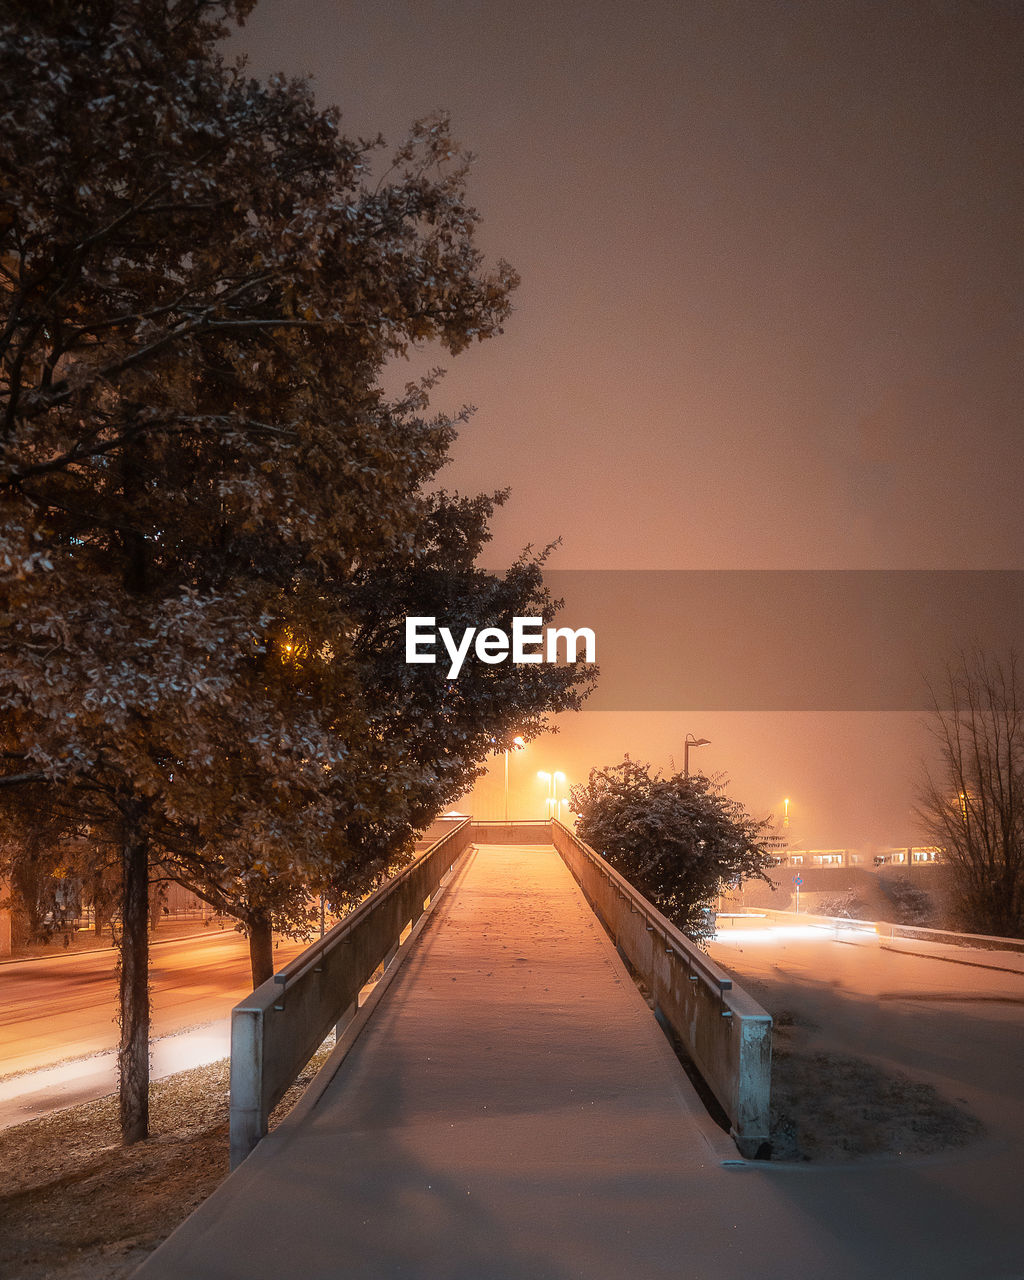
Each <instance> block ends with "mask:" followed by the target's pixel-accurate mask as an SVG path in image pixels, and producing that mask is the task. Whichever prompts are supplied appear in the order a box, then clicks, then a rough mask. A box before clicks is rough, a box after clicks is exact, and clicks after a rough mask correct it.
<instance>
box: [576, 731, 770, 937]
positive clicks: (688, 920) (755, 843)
mask: <svg viewBox="0 0 1024 1280" xmlns="http://www.w3.org/2000/svg"><path fill="white" fill-rule="evenodd" d="M570 804H571V807H572V810H573V812H574V813H576V814H577V815H578V817H577V820H576V832H577V834H578V835H579V837H580V839H582V840H585V841H586V842H587V844H589V845H590V846H591V847H592V848H594V849H595V850H596V851H597V852H598V853H599V854H601V856H602V857H603V858H606V859H607V861H608V862H609V863H610V864H611V865H612V866H613V867H614V868H615V869H616V871H618V872H619V873H620V874H621V875H623V876H625V878H626V879H627V880H628V881H629V882H630V883H631V884H633V885H634V886H635V887H636V888H637V889H639V890H640V892H641V893H642V894H644V896H645V897H647V898H649V899H650V901H651V902H653V903H654V905H655V906H656V907H657V908H658V909H659V910H660V911H662V912H663V913H664V914H665V915H666V916H667V917H668V918H669V919H670V920H671V921H672V922H673V923H674V924H676V925H678V926H679V928H681V929H682V930H683V932H684V933H686V934H687V935H688V936H689V937H690V938H692V939H693V940H694V941H696V942H703V941H707V940H709V939H710V938H711V937H712V936H713V935H714V925H713V923H712V921H711V919H710V918H709V909H710V908H711V907H712V906H713V903H714V900H715V898H716V896H717V895H718V893H719V891H720V890H721V889H722V888H723V887H724V886H725V885H727V884H729V883H731V882H734V881H736V880H747V879H751V878H759V879H762V880H765V881H766V882H768V883H770V881H769V880H768V877H767V875H766V874H765V868H766V867H768V866H769V865H770V863H771V859H772V853H771V850H772V849H773V848H774V847H776V845H777V843H778V842H777V839H776V838H775V837H774V836H773V834H772V822H771V819H770V818H762V819H755V818H752V817H751V816H750V815H749V814H748V813H747V811H746V810H745V809H744V808H743V806H742V805H741V804H740V803H739V801H737V800H734V799H733V798H732V797H730V796H727V795H726V794H725V792H724V790H723V788H722V787H721V786H719V785H718V784H716V782H715V781H714V780H712V779H710V778H707V777H705V776H704V775H703V774H691V775H690V776H689V777H686V776H684V775H683V774H682V773H673V774H671V775H670V776H668V777H662V776H661V774H660V773H658V772H652V770H651V766H650V765H649V764H642V763H640V762H638V761H635V760H630V758H629V756H626V758H625V760H623V762H622V763H621V764H616V765H611V766H609V767H607V768H604V769H591V771H590V776H589V779H588V781H587V783H586V784H585V785H577V786H574V787H573V788H572V796H571V801H570Z"/></svg>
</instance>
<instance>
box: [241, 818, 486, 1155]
mask: <svg viewBox="0 0 1024 1280" xmlns="http://www.w3.org/2000/svg"><path fill="white" fill-rule="evenodd" d="M471 838H472V837H471V833H470V822H469V820H468V819H466V820H465V821H463V822H460V823H459V824H458V825H457V826H454V827H453V828H452V830H451V831H448V832H446V833H445V834H444V835H443V836H442V837H441V838H440V839H439V840H438V841H437V842H436V843H435V844H433V845H431V847H430V848H429V849H427V850H425V851H424V852H423V853H421V854H420V855H419V857H417V858H416V860H415V861H414V862H412V863H411V864H410V865H409V866H408V867H406V868H405V869H404V870H403V871H400V872H399V873H398V875H396V876H395V877H394V878H393V879H392V880H389V881H388V882H387V884H385V885H382V886H381V888H380V889H378V890H377V891H376V893H373V894H371V895H370V896H369V897H368V898H367V899H366V900H365V902H362V903H360V904H359V906H358V907H357V908H356V909H355V910H354V911H353V912H351V913H350V914H349V915H347V916H345V918H344V919H342V920H340V921H339V922H338V923H337V924H336V925H335V926H334V927H333V928H332V929H331V930H329V931H328V932H327V933H326V934H325V935H324V937H323V938H322V939H321V940H320V941H319V942H318V943H316V944H315V945H314V946H312V947H308V948H307V949H306V950H305V951H303V953H302V954H301V955H300V956H297V957H296V958H295V959H294V960H293V961H292V962H291V963H290V964H288V965H286V966H285V967H284V968H283V969H282V970H281V972H280V973H276V974H275V975H274V976H273V978H271V979H270V980H269V981H268V982H265V983H263V985H262V986H261V987H257V988H256V990H255V991H254V992H253V993H252V995H250V996H248V997H246V999H245V1000H242V1001H241V1002H240V1003H239V1004H237V1005H235V1007H234V1009H232V1011H231V1167H232V1169H234V1168H235V1167H236V1166H237V1165H239V1164H240V1163H241V1162H242V1161H243V1160H244V1159H245V1157H246V1156H247V1155H248V1154H249V1153H250V1152H251V1151H252V1149H253V1148H254V1147H255V1146H256V1144H257V1143H258V1142H259V1140H260V1139H261V1138H263V1137H264V1136H265V1135H266V1132H267V1121H268V1119H269V1116H270V1113H271V1111H272V1110H273V1109H274V1107H275V1106H276V1105H277V1104H278V1102H280V1100H281V1098H282V1097H284V1095H285V1093H286V1092H287V1090H288V1088H289V1087H290V1086H291V1084H292V1083H293V1081H294V1080H295V1078H296V1076H297V1075H298V1074H299V1072H300V1071H301V1070H302V1068H303V1067H304V1066H305V1065H306V1063H307V1062H308V1061H309V1059H310V1058H311V1057H312V1056H313V1054H314V1053H315V1052H316V1050H317V1048H318V1047H319V1046H320V1044H322V1042H323V1040H324V1038H325V1036H326V1035H327V1033H328V1031H330V1029H331V1027H332V1026H333V1025H335V1024H342V1023H344V1022H347V1021H348V1016H349V1015H350V1013H351V1012H352V1011H354V1009H355V1007H356V1005H357V1002H358V999H359V992H360V991H361V990H362V988H363V987H364V986H365V985H366V983H367V982H368V980H369V979H370V978H371V977H372V976H373V974H374V972H375V971H376V970H377V969H378V968H380V966H381V965H382V964H383V963H384V962H385V961H387V960H388V959H389V957H390V956H392V955H393V954H394V953H395V951H397V949H398V946H399V942H400V940H401V937H402V935H403V933H404V932H405V930H406V929H407V928H408V927H409V926H410V925H412V924H414V923H415V922H416V921H417V920H418V919H419V917H420V916H421V915H422V914H423V912H424V910H425V908H426V905H427V903H428V902H429V900H430V899H431V898H432V897H433V895H434V894H435V893H436V891H437V888H438V886H439V885H440V883H441V881H442V880H443V879H444V877H445V876H446V875H447V873H448V872H449V871H450V870H451V868H452V867H453V866H454V864H455V862H456V861H457V860H458V858H459V856H460V855H461V854H462V853H463V851H464V850H465V849H466V848H467V847H468V845H469V843H470V839H471Z"/></svg>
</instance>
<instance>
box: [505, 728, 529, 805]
mask: <svg viewBox="0 0 1024 1280" xmlns="http://www.w3.org/2000/svg"><path fill="white" fill-rule="evenodd" d="M525 746H526V743H525V741H524V740H523V739H522V738H518V737H517V738H513V739H512V747H511V750H513V751H522V749H523V747H525ZM508 753H509V748H508V747H506V748H505V821H506V822H508Z"/></svg>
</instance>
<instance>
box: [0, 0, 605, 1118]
mask: <svg viewBox="0 0 1024 1280" xmlns="http://www.w3.org/2000/svg"><path fill="white" fill-rule="evenodd" d="M251 7H252V3H251V0H86V2H85V3H70V2H62V0H52V2H50V0H42V2H41V3H40V4H38V5H34V6H31V7H29V6H21V7H19V8H18V10H17V12H16V15H15V16H14V17H11V16H10V11H9V10H7V11H6V12H5V14H4V16H3V21H2V25H0V51H2V52H0V58H2V64H0V126H2V127H0V183H2V190H3V201H2V212H0V307H2V311H0V711H2V712H3V719H2V721H0V761H2V764H0V800H2V802H3V804H4V806H5V809H6V814H7V821H8V832H9V834H10V835H11V836H12V837H14V836H16V835H17V830H18V824H19V815H21V816H23V815H24V812H25V806H26V805H33V804H36V803H41V802H42V797H45V806H46V809H47V812H48V813H49V814H50V815H51V818H50V821H51V823H52V825H53V828H54V829H57V828H59V827H60V826H61V822H62V821H63V824H64V827H65V829H66V830H68V831H74V832H76V833H80V832H81V831H82V829H83V827H84V829H86V830H87V831H89V832H90V833H92V836H93V840H94V847H96V848H102V849H109V850H113V851H114V852H115V854H116V858H117V860H118V861H119V863H120V867H121V900H122V912H123V914H124V917H125V929H124V944H123V945H124V951H123V962H122V1019H123V1022H124V1024H125V1025H124V1026H123V1028H122V1078H123V1079H124V1077H125V1075H126V1073H127V1074H128V1075H131V1074H132V1073H134V1074H135V1076H136V1077H140V1076H144V1073H145V1064H144V1060H143V1055H142V1051H141V1049H140V1045H141V1044H142V1043H143V1041H144V1038H145V1032H146V1026H145V1023H146V1017H147V1016H148V1014H147V1008H148V1005H147V1001H146V996H145V899H146V886H147V883H148V876H149V871H150V868H151V867H152V866H153V865H158V866H160V867H161V868H162V869H163V870H164V871H165V872H166V873H168V874H171V875H174V876H176V877H178V878H180V879H182V881H183V882H184V883H188V884H190V885H191V886H192V887H194V888H195V889H196V890H197V891H198V892H200V893H202V894H203V895H204V896H206V897H208V898H209V899H210V900H211V901H214V902H216V903H217V905H218V906H220V907H221V908H222V909H226V910H230V911H231V912H232V913H233V914H235V915H236V916H237V917H238V918H239V919H240V920H241V921H242V922H243V923H244V925H245V927H246V929H247V930H248V932H249V934H250V937H251V939H253V940H254V951H253V960H254V963H253V968H254V975H255V977H256V978H257V979H259V978H261V977H266V976H268V966H269V965H270V964H271V963H272V960H271V957H270V955H269V952H268V946H269V938H270V928H271V922H272V921H273V922H274V923H277V924H279V925H284V926H286V927H287V926H291V927H301V925H302V923H303V921H304V919H305V916H306V914H308V897H309V892H310V888H311V887H320V888H324V889H326V890H327V891H328V892H329V893H332V894H333V895H334V897H335V899H336V900H337V901H339V902H341V901H343V900H344V899H345V896H346V894H349V895H350V894H352V893H354V892H359V891H361V889H362V888H363V887H365V885H366V884H367V882H368V881H372V879H373V877H374V876H379V875H380V874H382V873H383V872H384V870H386V869H387V867H388V866H389V865H390V862H389V860H393V858H394V856H395V854H396V852H400V851H401V848H402V846H403V843H404V842H406V841H407V840H408V838H409V836H410V835H411V833H412V832H413V830H415V828H416V826H417V825H423V824H425V823H426V822H427V821H428V820H429V818H430V817H432V816H433V813H434V812H436V807H437V806H439V805H440V804H443V803H445V802H446V801H447V800H450V799H451V798H454V795H455V794H457V793H458V791H459V790H461V789H462V788H463V787H464V786H465V785H466V784H467V783H468V782H469V781H471V780H472V777H473V776H474V772H475V771H478V770H479V768H480V763H481V759H482V758H483V755H484V754H485V752H486V749H487V746H488V745H489V744H490V743H491V742H492V741H493V740H494V739H495V738H496V737H497V738H500V737H501V736H502V735H506V734H508V735H510V734H512V733H521V734H522V733H525V734H532V733H534V732H537V731H538V729H539V728H540V726H541V725H542V724H543V722H544V716H545V713H546V712H547V711H549V710H562V709H567V708H569V707H573V706H578V705H579V703H580V699H581V697H582V696H583V693H584V692H585V690H586V683H587V682H586V681H585V680H583V679H582V678H581V676H580V674H579V672H577V671H576V670H574V669H573V668H543V669H525V670H524V669H516V670H514V671H508V670H506V671H504V672H502V673H500V674H499V673H495V674H493V675H492V674H491V673H487V675H481V676H480V678H479V679H478V680H475V682H474V681H466V680H463V681H461V682H460V683H459V687H458V688H457V689H452V688H450V687H441V685H440V684H438V687H431V686H430V681H429V679H427V678H425V677H423V675H422V673H421V672H422V669H421V671H420V672H419V673H417V674H418V680H419V683H418V684H416V683H413V682H411V681H410V678H409V674H408V671H407V670H403V668H402V666H400V665H399V663H398V656H397V655H396V654H394V653H390V652H388V653H384V652H382V650H381V644H380V642H381V638H382V637H383V636H385V635H386V633H387V631H388V628H389V626H391V625H392V623H393V620H394V618H395V617H396V616H397V613H398V611H399V610H400V608H401V607H402V606H403V605H404V602H406V601H413V600H419V599H422V598H423V597H424V596H431V598H432V601H433V602H434V607H433V608H432V610H431V611H432V612H441V611H442V610H441V609H440V608H439V607H438V606H437V604H436V601H437V600H438V599H439V598H441V599H443V601H444V603H445V607H447V608H449V609H451V610H458V611H467V610H468V611H472V609H473V608H474V607H475V608H478V609H480V610H484V611H490V610H498V611H503V610H512V611H514V612H523V611H524V610H526V611H529V612H534V611H537V612H542V613H544V614H545V615H546V616H547V615H550V614H551V612H552V611H553V609H554V602H553V601H551V599H550V596H549V595H548V593H547V592H546V590H545V589H544V587H543V580H542V576H541V565H542V563H543V556H539V557H538V556H533V555H530V554H526V555H524V557H523V558H522V559H521V561H519V562H518V563H517V564H515V565H513V566H511V567H510V568H509V569H508V571H507V572H506V573H504V574H492V575H488V574H483V573H482V572H481V571H479V570H477V569H476V568H475V567H474V565H473V560H474V557H475V555H476V553H477V552H478V551H479V548H480V547H481V546H482V545H483V542H484V541H485V540H486V538H487V536H488V533H487V520H488V518H489V516H490V514H491V511H492V509H493V504H494V502H495V501H500V500H502V495H493V496H491V497H486V496H482V497H477V498H465V497H460V496H459V495H448V494H445V493H443V492H438V491H436V486H435V481H436V476H437V473H438V471H439V469H440V468H441V467H442V465H443V464H444V462H445V460H446V457H447V453H448V450H449V448H450V446H451V444H452V442H453V440H454V438H455V435H456V432H457V429H458V427H459V426H460V424H461V423H462V422H464V421H465V418H466V415H465V414H464V413H463V414H456V415H455V416H454V417H453V416H446V415H442V414H436V413H432V412H431V411H430V406H429V394H430V391H431V389H432V387H433V385H434V384H435V383H436V380H437V378H438V377H439V376H440V374H439V373H438V372H435V373H433V374H431V375H429V376H428V377H426V378H425V379H423V380H422V381H420V382H419V383H413V384H410V385H409V386H407V388H406V390H405V392H404V393H402V394H400V395H398V396H388V395H387V394H386V393H385V391H384V389H383V385H382V373H383V371H384V369H385V367H386V366H387V365H388V363H389V362H390V361H392V360H394V359H395V358H396V357H400V356H402V355H403V354H405V353H406V352H407V351H408V350H409V348H410V347H411V346H413V345H415V344H425V343H430V344H433V345H434V346H436V347H437V348H439V349H440V350H441V351H444V352H447V353H448V354H449V355H457V354H458V353H459V352H460V351H462V350H463V349H464V348H465V347H467V346H468V345H469V344H470V343H471V342H474V341H478V340H483V339H486V338H488V337H490V336H493V335H495V334H497V333H499V332H500V330H501V325H502V323H503V321H504V320H505V318H506V316H507V315H508V313H509V310H510V306H511V301H510V295H511V291H512V290H513V288H514V286H515V284H516V276H515V273H514V271H513V270H512V269H511V268H510V267H509V266H508V265H507V264H505V263H503V262H499V263H498V264H496V265H495V266H494V267H493V268H491V267H488V266H487V265H486V264H485V263H484V261H483V259H482V257H481V254H480V252H479V250H478V249H477V247H476V240H475V234H476V227H477V222H478V217H477V214H476V211H475V210H474V209H473V207H472V206H471V205H470V203H469V201H468V197H467V190H466V183H467V173H468V158H467V157H466V155H465V154H463V153H462V152H461V151H460V149H459V148H458V146H457V145H456V144H455V142H454V141H453V139H452V137H451V132H450V129H449V126H448V122H447V120H446V119H445V118H444V117H438V118H436V119H432V120H427V121H423V122H420V123H418V124H416V125H415V126H414V127H413V128H412V130H411V133H410V136H409V138H408V139H407V141H406V142H405V143H403V144H402V145H401V146H399V147H398V148H397V150H395V152H394V153H393V155H392V156H391V157H390V163H386V162H382V145H383V144H382V143H381V141H380V140H379V139H378V140H371V141H365V140H354V139H351V138H348V137H346V136H345V135H344V134H343V133H342V132H341V131H340V128H339V115H338V112H337V111H336V110H334V109H323V108H320V107H319V106H317V104H316V103H315V101H314V98H313V95H312V92H311V90H310V88H309V86H308V85H307V84H305V83H304V82H301V81H291V80H285V79H283V78H277V79H274V80H271V81H270V82H269V83H262V82H259V81H256V80H254V79H252V78H251V77H249V76H248V75H247V74H246V73H245V70H244V68H243V67H238V66H228V65H226V64H225V62H224V60H223V58H222V56H221V54H220V52H219V45H218V42H219V40H220V39H221V37H222V36H223V35H224V33H225V31H226V29H227V25H226V24H227V23H228V22H230V21H231V20H241V19H243V18H244V17H245V15H246V14H247V13H248V11H249V10H250V9H251ZM480 620H481V617H480V616H479V615H478V616H477V617H476V619H475V621H477V622H479V621H480ZM490 620H491V619H490V617H489V616H488V621H490ZM513 726H514V727H513ZM130 921H134V924H131V925H130V923H129V922H130ZM129 1092H131V1093H132V1094H133V1096H134V1098H135V1102H134V1103H133V1106H134V1107H135V1111H134V1112H133V1115H132V1116H128V1117H127V1118H126V1117H125V1115H124V1113H123V1116H122V1119H123V1123H124V1127H125V1132H126V1133H129V1132H130V1133H133V1134H134V1135H135V1136H141V1135H142V1134H143V1133H144V1131H145V1118H144V1101H143V1100H142V1099H141V1091H140V1087H138V1079H136V1087H134V1089H133V1090H131V1091H129ZM123 1099H124V1094H123V1098H122V1100H123Z"/></svg>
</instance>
